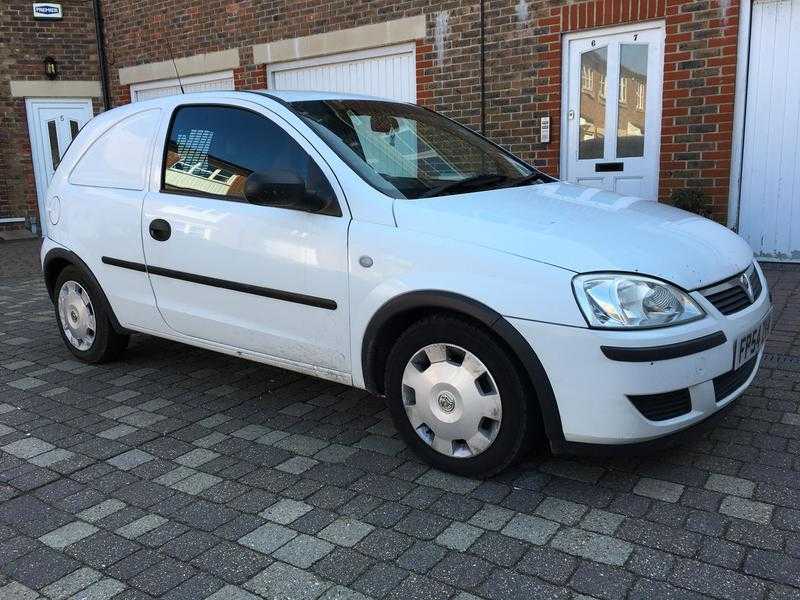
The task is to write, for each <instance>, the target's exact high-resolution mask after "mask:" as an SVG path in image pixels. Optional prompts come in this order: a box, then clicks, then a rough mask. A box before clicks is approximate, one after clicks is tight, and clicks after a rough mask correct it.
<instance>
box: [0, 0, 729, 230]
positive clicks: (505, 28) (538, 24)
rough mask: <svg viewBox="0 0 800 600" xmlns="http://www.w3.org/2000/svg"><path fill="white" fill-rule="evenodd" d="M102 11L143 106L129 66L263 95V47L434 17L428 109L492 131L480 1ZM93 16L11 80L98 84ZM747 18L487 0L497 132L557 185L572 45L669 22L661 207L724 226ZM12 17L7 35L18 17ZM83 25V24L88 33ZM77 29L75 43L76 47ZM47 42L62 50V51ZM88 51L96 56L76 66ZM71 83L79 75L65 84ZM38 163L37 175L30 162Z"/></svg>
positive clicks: (34, 43)
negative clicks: (543, 125) (707, 206)
mask: <svg viewBox="0 0 800 600" xmlns="http://www.w3.org/2000/svg"><path fill="white" fill-rule="evenodd" d="M12 4H14V5H15V6H16V8H15V9H12V10H16V11H18V12H19V13H20V14H21V13H23V12H25V11H29V10H30V4H29V3H19V2H16V0H15V1H14V2H13V3H12ZM103 5H104V11H105V13H106V14H105V17H106V20H105V25H106V28H105V29H106V30H105V33H106V45H107V49H108V52H107V53H108V60H109V77H110V83H111V96H112V102H113V103H114V104H115V105H116V104H120V103H124V102H129V101H130V89H129V86H123V85H120V84H119V69H120V68H121V67H127V66H133V65H138V64H143V63H150V62H156V61H163V60H166V59H168V58H169V56H170V50H169V49H170V47H171V48H172V51H173V52H174V54H175V56H176V57H184V56H192V55H195V54H200V53H207V52H214V51H218V50H227V49H231V48H236V49H238V50H239V56H240V64H241V66H240V67H239V68H237V69H235V71H234V82H235V85H236V87H237V88H238V89H257V88H263V87H266V68H265V65H259V64H254V61H253V51H252V46H253V45H254V44H262V43H266V42H272V41H278V40H284V39H290V38H295V37H302V36H308V35H312V34H317V33H323V32H329V31H334V30H340V29H346V28H351V27H357V26H361V25H366V24H372V23H379V22H383V21H389V20H393V19H399V18H402V17H409V16H416V15H420V14H424V15H425V17H426V34H425V36H424V38H423V39H419V40H417V42H416V61H417V63H416V71H417V98H418V102H419V103H420V104H423V105H425V106H428V107H430V108H433V109H436V110H439V111H442V112H443V113H445V114H446V115H448V116H450V117H452V118H455V119H457V120H459V121H461V122H462V123H465V124H466V125H468V126H470V127H473V128H475V129H478V128H479V127H480V124H481V71H480V64H481V59H480V56H481V54H480V48H481V35H480V33H481V29H480V26H481V20H480V3H479V2H477V1H474V2H463V1H458V0H433V1H431V0H402V1H390V0H380V1H378V2H376V1H374V0H349V1H348V2H340V1H335V2H330V1H323V0H304V1H301V2H289V1H287V0H282V1H281V0H279V1H276V2H268V3H261V2H255V1H254V0H238V1H237V0H222V2H220V3H215V4H214V5H213V10H212V6H211V5H209V4H208V3H207V2H203V1H201V0H179V1H177V2H173V3H171V4H170V5H169V10H165V6H164V5H163V3H152V2H148V1H146V0H118V1H115V2H111V1H110V0H103ZM84 8H85V9H86V10H89V11H90V8H91V3H90V2H86V3H85V7H84ZM3 10H4V11H5V12H6V13H7V12H9V9H3ZM81 10H83V9H79V8H78V7H77V6H73V5H72V4H68V5H66V6H65V15H67V16H65V19H64V21H63V22H58V23H53V24H48V26H49V27H50V28H51V29H49V30H48V29H37V32H36V33H31V32H20V34H21V35H22V36H23V37H24V36H27V37H28V38H29V39H28V42H27V46H26V48H27V50H26V51H25V52H26V53H27V54H28V55H30V57H29V59H28V61H29V62H28V63H26V62H24V61H23V62H22V63H20V65H21V67H13V66H12V68H17V69H19V70H20V71H21V73H22V75H16V74H15V75H14V76H13V77H10V78H23V77H24V76H31V77H37V76H38V73H37V70H40V65H39V61H40V56H39V55H42V54H44V53H47V52H49V53H51V54H53V55H57V56H59V57H63V58H62V59H61V60H63V61H64V65H65V68H69V69H72V70H73V71H75V73H74V74H71V75H69V77H74V78H82V79H89V78H91V79H98V76H97V71H96V57H95V56H94V51H95V50H94V45H93V44H94V39H93V35H92V33H93V32H90V31H88V28H89V27H90V26H91V25H92V20H91V15H90V14H86V10H83V12H80V11H81ZM738 13H739V4H738V0H725V1H724V2H720V0H691V1H687V0H588V1H576V0H555V1H550V2H543V1H541V0H537V1H531V2H525V1H524V0H486V1H485V14H484V22H485V30H484V48H485V54H484V58H485V110H486V112H485V115H484V120H485V123H486V134H487V135H488V136H489V137H491V138H492V139H493V140H494V141H496V142H498V143H500V144H502V145H503V146H505V147H507V148H509V149H510V150H512V151H513V152H515V153H517V154H519V155H520V156H522V157H523V158H525V159H527V160H529V161H531V162H533V163H535V164H536V165H538V166H540V167H541V168H542V169H543V170H545V171H547V172H548V173H551V174H554V175H557V174H558V172H559V156H560V137H561V131H560V129H561V126H560V118H561V116H560V113H561V96H562V91H561V90H562V87H561V86H562V73H561V70H562V69H561V61H562V36H563V34H564V33H568V32H573V31H578V30H583V29H589V28H595V27H601V26H610V25H617V24H624V23H636V22H643V21H652V20H657V19H658V20H663V21H664V23H665V26H666V46H665V60H664V83H663V85H664V93H663V107H662V111H663V119H662V129H661V134H662V138H661V157H660V181H659V189H660V192H659V196H660V197H661V199H667V198H668V197H669V196H670V194H671V192H672V190H674V189H679V188H683V187H701V188H703V189H704V190H705V191H706V193H707V194H708V195H709V196H710V197H711V198H712V199H713V202H714V207H715V214H716V216H717V217H719V218H722V217H724V214H725V210H726V205H727V198H728V177H729V170H730V157H731V136H732V121H733V94H734V82H735V69H736V33H737V27H738ZM68 18H69V19H71V20H69V21H68ZM4 19H5V20H4V22H3V23H4V25H3V27H5V23H6V21H7V17H4ZM79 20H82V21H81V23H82V24H83V26H84V29H83V30H80V31H78V30H77V22H78V21H79ZM29 21H30V20H29ZM437 22H439V24H440V26H441V24H442V23H445V26H444V36H443V37H441V31H440V42H441V43H440V44H439V45H437V35H436V28H437ZM36 27H38V28H41V25H40V24H37V25H36ZM70 28H73V29H75V31H74V33H73V34H71V35H70V36H64V35H63V32H65V31H71V30H72V29H70ZM440 29H441V27H440ZM14 30H15V29H14ZM2 31H6V30H2ZM51 32H52V33H51ZM55 32H58V34H56V33H55ZM47 36H50V37H49V38H48V37H47ZM30 38H33V39H30ZM48 40H49V41H48ZM20 43H22V40H21V41H20ZM46 44H53V45H54V47H53V48H52V50H51V49H50V46H46ZM45 47H47V50H45ZM87 54H88V57H87V58H83V59H81V60H78V59H76V58H75V56H77V55H80V56H83V57H86V56H87ZM84 68H85V70H84ZM77 71H80V73H78V72H77ZM3 75H4V78H7V77H6V75H5V74H3ZM63 77H64V78H67V77H68V76H67V74H66V73H65V74H64V75H63ZM1 93H3V92H0V94H1ZM7 104H8V102H7V99H6V98H5V96H2V95H0V106H4V107H7ZM11 104H12V105H13V110H12V111H10V112H11V113H12V115H13V117H12V118H16V119H20V118H21V121H18V122H14V121H12V122H11V125H12V126H11V128H9V127H6V126H5V123H6V122H8V121H4V130H6V131H12V134H11V135H13V136H14V137H15V138H18V142H17V147H20V148H21V146H20V143H21V141H22V140H23V139H27V127H26V126H25V124H24V114H22V116H21V117H20V114H19V110H20V105H21V101H19V100H15V101H13V102H11ZM5 112H9V111H7V110H6V111H5ZM544 115H549V116H550V118H551V138H550V140H551V141H550V142H549V143H547V144H543V143H540V141H539V118H540V117H541V116H544ZM8 118H9V117H7V116H4V119H8ZM28 152H29V150H28ZM7 159H8V158H7V157H6V160H7ZM0 160H2V159H1V158H0ZM14 160H15V161H16V163H17V164H16V166H15V169H13V170H12V179H14V180H15V181H14V182H12V183H11V185H12V187H14V189H15V190H16V191H15V192H12V193H14V194H16V195H18V192H19V190H20V188H24V187H25V186H26V185H27V184H26V183H21V182H22V180H23V179H25V178H27V181H29V179H30V177H31V174H30V170H31V169H30V166H29V163H30V159H29V156H27V155H23V154H21V153H20V154H18V155H17V156H16V157H15V158H14ZM26 160H27V163H28V167H27V173H24V172H23V171H24V169H22V167H21V163H24V162H25V161H26ZM4 184H5V185H8V184H7V183H6V182H2V183H0V186H2V185H4ZM9 197H10V195H9V192H5V195H4V191H3V188H2V187H0V216H2V215H3V214H4V209H3V206H4V204H3V202H5V203H6V205H8V202H9V201H8V200H7V198H9ZM4 198H5V199H4ZM28 204H29V206H32V207H35V204H36V203H35V198H34V200H33V202H32V204H31V202H30V198H29V199H28Z"/></svg>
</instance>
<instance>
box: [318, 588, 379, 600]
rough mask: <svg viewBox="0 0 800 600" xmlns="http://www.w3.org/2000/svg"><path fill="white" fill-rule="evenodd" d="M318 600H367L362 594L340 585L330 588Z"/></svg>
mask: <svg viewBox="0 0 800 600" xmlns="http://www.w3.org/2000/svg"><path fill="white" fill-rule="evenodd" d="M320 600H369V599H368V598H367V597H366V596H365V595H364V594H361V593H360V592H357V591H355V590H351V589H350V588H346V587H343V586H341V585H337V586H334V587H332V588H330V589H329V590H328V591H327V592H325V593H324V594H322V596H320Z"/></svg>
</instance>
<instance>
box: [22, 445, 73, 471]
mask: <svg viewBox="0 0 800 600" xmlns="http://www.w3.org/2000/svg"><path fill="white" fill-rule="evenodd" d="M74 456H75V453H74V452H70V451H69V450H64V449H63V448H56V449H55V450H50V451H49V452H43V453H42V454H37V455H36V456H34V457H32V458H29V459H28V461H29V462H31V463H32V464H34V465H36V466H38V467H51V466H53V465H56V464H58V463H60V462H62V461H65V460H69V459H71V458H72V457H74Z"/></svg>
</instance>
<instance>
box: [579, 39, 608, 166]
mask: <svg viewBox="0 0 800 600" xmlns="http://www.w3.org/2000/svg"><path fill="white" fill-rule="evenodd" d="M607 63H608V52H607V49H606V48H605V47H603V48H597V49H595V50H590V51H589V52H584V53H583V54H581V104H580V107H581V109H580V118H581V120H580V129H579V132H578V158H579V159H587V158H588V159H591V158H603V143H604V140H605V135H606V68H607Z"/></svg>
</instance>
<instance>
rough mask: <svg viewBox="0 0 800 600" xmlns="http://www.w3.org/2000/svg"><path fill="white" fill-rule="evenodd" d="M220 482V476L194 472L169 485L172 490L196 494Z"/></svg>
mask: <svg viewBox="0 0 800 600" xmlns="http://www.w3.org/2000/svg"><path fill="white" fill-rule="evenodd" d="M221 482H222V478H221V477H217V476H216V475H209V474H208V473H194V474H192V475H189V477H186V478H185V479H181V480H180V481H178V482H176V483H173V484H172V485H171V486H170V487H171V488H172V489H173V490H178V491H179V492H183V493H184V494H191V495H193V496H196V495H198V494H201V493H202V492H204V491H205V490H207V489H209V488H212V487H214V486H215V485H217V484H218V483H221Z"/></svg>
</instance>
